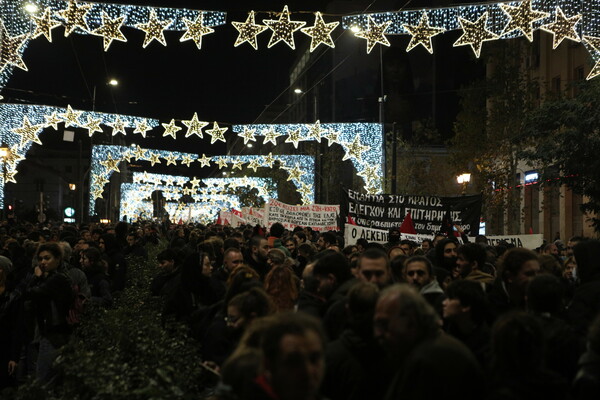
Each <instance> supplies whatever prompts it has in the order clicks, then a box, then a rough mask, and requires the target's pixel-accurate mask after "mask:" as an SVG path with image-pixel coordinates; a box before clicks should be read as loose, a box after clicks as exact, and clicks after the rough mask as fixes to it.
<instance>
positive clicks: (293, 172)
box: [287, 164, 304, 181]
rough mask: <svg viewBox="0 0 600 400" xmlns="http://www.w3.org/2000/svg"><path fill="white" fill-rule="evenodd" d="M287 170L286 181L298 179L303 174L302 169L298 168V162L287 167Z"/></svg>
mask: <svg viewBox="0 0 600 400" xmlns="http://www.w3.org/2000/svg"><path fill="white" fill-rule="evenodd" d="M287 171H288V174H289V175H288V178H287V180H288V181H291V180H297V181H299V180H300V178H301V177H302V175H304V171H302V170H301V169H300V167H299V165H298V164H296V166H295V167H294V168H289V169H287Z"/></svg>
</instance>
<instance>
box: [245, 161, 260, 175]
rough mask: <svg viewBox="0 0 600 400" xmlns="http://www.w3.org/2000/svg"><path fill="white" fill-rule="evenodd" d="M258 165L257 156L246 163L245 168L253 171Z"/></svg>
mask: <svg viewBox="0 0 600 400" xmlns="http://www.w3.org/2000/svg"><path fill="white" fill-rule="evenodd" d="M259 167H260V162H259V161H258V158H253V159H252V160H250V162H249V163H248V165H246V168H248V169H251V170H253V171H254V172H256V170H257V169H258V168H259Z"/></svg>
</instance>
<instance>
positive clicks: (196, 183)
mask: <svg viewBox="0 0 600 400" xmlns="http://www.w3.org/2000/svg"><path fill="white" fill-rule="evenodd" d="M190 184H191V185H192V187H193V188H195V187H198V186H199V185H200V179H198V178H196V177H194V179H192V180H190Z"/></svg>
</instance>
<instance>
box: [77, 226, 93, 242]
mask: <svg viewBox="0 0 600 400" xmlns="http://www.w3.org/2000/svg"><path fill="white" fill-rule="evenodd" d="M79 236H80V237H81V238H82V239H83V240H84V241H85V242H89V241H91V240H92V233H91V232H90V231H89V230H87V229H83V230H82V231H80V232H79Z"/></svg>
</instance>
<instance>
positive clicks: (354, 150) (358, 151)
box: [342, 135, 371, 163]
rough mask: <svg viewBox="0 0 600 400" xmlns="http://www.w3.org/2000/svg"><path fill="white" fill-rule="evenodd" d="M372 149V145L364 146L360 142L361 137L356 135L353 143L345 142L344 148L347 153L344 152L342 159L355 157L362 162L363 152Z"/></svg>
mask: <svg viewBox="0 0 600 400" xmlns="http://www.w3.org/2000/svg"><path fill="white" fill-rule="evenodd" d="M370 149H371V147H370V146H363V145H362V144H360V138H359V137H358V135H356V137H354V141H353V142H352V143H344V150H346V154H344V158H342V161H346V160H347V159H349V158H354V159H356V161H358V162H359V163H360V162H362V153H364V152H365V151H369V150H370Z"/></svg>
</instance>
